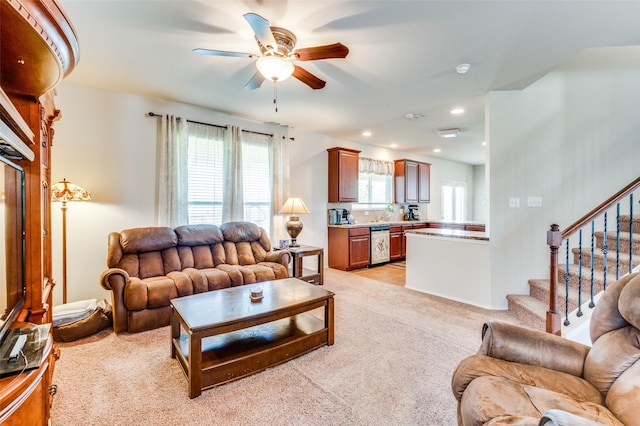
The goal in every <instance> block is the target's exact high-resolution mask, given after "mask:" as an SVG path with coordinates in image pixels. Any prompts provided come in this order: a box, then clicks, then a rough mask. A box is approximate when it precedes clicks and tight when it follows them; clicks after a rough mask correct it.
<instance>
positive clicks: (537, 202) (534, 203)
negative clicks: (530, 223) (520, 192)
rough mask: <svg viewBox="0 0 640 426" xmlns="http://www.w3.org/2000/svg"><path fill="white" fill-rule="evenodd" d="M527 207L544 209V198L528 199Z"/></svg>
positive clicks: (530, 197)
mask: <svg viewBox="0 0 640 426" xmlns="http://www.w3.org/2000/svg"><path fill="white" fill-rule="evenodd" d="M527 207H542V197H532V196H529V197H527Z"/></svg>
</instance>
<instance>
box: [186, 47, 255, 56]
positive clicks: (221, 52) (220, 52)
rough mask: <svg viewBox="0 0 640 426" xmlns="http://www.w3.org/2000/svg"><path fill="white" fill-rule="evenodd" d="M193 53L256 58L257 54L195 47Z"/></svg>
mask: <svg viewBox="0 0 640 426" xmlns="http://www.w3.org/2000/svg"><path fill="white" fill-rule="evenodd" d="M193 53H197V54H198V55H212V56H232V57H236V58H256V57H257V55H254V54H253V53H243V52H227V51H226V50H211V49H200V48H197V49H193Z"/></svg>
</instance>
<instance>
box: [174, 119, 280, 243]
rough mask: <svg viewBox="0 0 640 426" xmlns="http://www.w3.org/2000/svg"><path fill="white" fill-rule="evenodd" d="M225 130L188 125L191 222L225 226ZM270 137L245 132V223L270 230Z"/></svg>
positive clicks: (243, 162)
mask: <svg viewBox="0 0 640 426" xmlns="http://www.w3.org/2000/svg"><path fill="white" fill-rule="evenodd" d="M225 131H226V129H224V128H216V127H214V126H206V125H191V124H190V125H189V147H188V169H187V170H188V171H187V173H188V187H189V195H188V209H189V216H188V217H189V223H190V224H194V223H212V224H218V225H219V224H221V223H222V212H223V208H224V206H223V191H224V155H225V154H224V153H225V149H224V133H225ZM269 138H270V137H269V136H266V135H258V134H252V133H249V132H242V179H243V185H242V188H243V195H244V200H243V203H244V220H246V221H248V222H252V223H255V224H256V225H258V226H260V227H262V228H264V229H265V230H266V231H267V233H269V232H270V229H271V211H272V210H271V199H272V196H271V174H270V164H269V158H270V155H269Z"/></svg>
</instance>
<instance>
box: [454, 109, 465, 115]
mask: <svg viewBox="0 0 640 426" xmlns="http://www.w3.org/2000/svg"><path fill="white" fill-rule="evenodd" d="M462 113H464V108H454V109H452V110H451V114H462Z"/></svg>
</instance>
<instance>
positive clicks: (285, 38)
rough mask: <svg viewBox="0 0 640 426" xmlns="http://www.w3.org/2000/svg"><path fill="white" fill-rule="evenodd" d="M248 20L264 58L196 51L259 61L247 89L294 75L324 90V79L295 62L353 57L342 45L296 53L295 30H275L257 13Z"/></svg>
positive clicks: (234, 53) (337, 44)
mask: <svg viewBox="0 0 640 426" xmlns="http://www.w3.org/2000/svg"><path fill="white" fill-rule="evenodd" d="M244 18H245V19H246V20H247V22H249V25H250V26H251V28H252V29H253V32H254V33H255V36H256V41H257V43H258V47H259V48H260V52H261V55H257V54H253V53H242V52H228V51H224V50H211V49H201V48H198V49H193V52H194V53H197V54H199V55H213V56H231V57H239V58H251V59H255V58H257V61H256V67H257V68H258V71H256V73H255V74H254V75H253V77H251V79H250V80H249V81H248V82H247V84H245V86H244V87H245V89H257V88H258V87H260V85H261V84H262V82H263V81H264V80H265V78H268V79H269V80H272V81H274V82H279V81H282V80H286V79H287V78H289V77H290V76H292V75H293V77H295V78H297V79H298V80H300V81H301V82H303V83H304V84H306V85H307V86H309V87H311V88H312V89H322V88H323V87H324V86H325V84H326V82H325V81H324V80H321V79H320V78H318V77H316V76H315V75H313V74H311V73H310V72H309V71H307V70H305V69H304V68H302V67H300V66H298V65H295V64H294V63H293V61H314V60H317V59H331V58H345V57H346V56H347V55H348V54H349V49H348V48H347V47H346V46H345V45H343V44H342V43H334V44H329V45H326V46H315V47H307V48H303V49H295V50H294V48H295V45H296V41H297V39H296V36H295V34H293V33H292V32H291V31H289V30H287V29H285V28H281V27H272V26H270V25H269V21H268V20H267V19H265V18H263V17H262V16H260V15H257V14H255V13H247V14H245V15H244Z"/></svg>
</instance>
